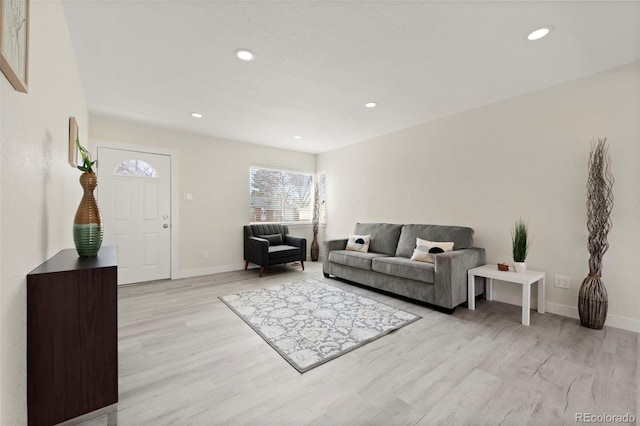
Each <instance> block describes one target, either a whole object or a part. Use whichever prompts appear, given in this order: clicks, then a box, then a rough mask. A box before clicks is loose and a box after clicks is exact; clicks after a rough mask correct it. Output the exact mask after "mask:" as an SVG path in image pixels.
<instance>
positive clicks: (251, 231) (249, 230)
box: [244, 223, 289, 244]
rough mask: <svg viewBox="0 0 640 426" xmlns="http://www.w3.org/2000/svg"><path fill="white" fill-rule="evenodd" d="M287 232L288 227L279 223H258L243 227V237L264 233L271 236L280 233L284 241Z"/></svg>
mask: <svg viewBox="0 0 640 426" xmlns="http://www.w3.org/2000/svg"><path fill="white" fill-rule="evenodd" d="M288 233H289V228H288V227H287V226H286V225H281V224H279V223H258V224H254V225H248V226H245V227H244V236H245V238H247V237H264V236H265V235H269V236H273V235H274V234H280V235H281V238H282V241H284V237H285V235H287V234H288ZM281 244H282V243H281Z"/></svg>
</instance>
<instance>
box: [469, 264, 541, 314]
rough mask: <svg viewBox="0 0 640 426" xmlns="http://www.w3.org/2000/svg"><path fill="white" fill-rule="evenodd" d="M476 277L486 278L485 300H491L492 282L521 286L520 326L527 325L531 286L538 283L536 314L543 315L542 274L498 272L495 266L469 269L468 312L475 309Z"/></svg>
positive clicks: (533, 272) (535, 272)
mask: <svg viewBox="0 0 640 426" xmlns="http://www.w3.org/2000/svg"><path fill="white" fill-rule="evenodd" d="M476 277H484V278H486V279H487V280H486V289H485V295H486V297H487V300H493V295H492V290H493V289H492V287H493V280H494V279H496V280H500V281H507V282H510V283H515V284H521V285H522V324H524V325H529V317H530V315H529V309H531V284H534V283H536V282H537V283H538V312H539V313H541V314H544V279H545V274H544V272H540V271H529V270H527V271H525V272H522V273H518V272H512V271H498V266H497V265H484V266H478V267H477V268H473V269H469V272H468V279H469V286H468V295H467V305H468V307H469V309H470V310H474V309H475V308H476V298H475V295H476Z"/></svg>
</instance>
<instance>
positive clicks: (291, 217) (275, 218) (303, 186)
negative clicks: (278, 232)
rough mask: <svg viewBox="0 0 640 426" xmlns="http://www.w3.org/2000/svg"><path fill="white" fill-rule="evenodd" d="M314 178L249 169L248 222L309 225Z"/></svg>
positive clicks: (284, 171) (292, 173)
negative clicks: (306, 223)
mask: <svg viewBox="0 0 640 426" xmlns="http://www.w3.org/2000/svg"><path fill="white" fill-rule="evenodd" d="M312 182H313V177H312V175H311V174H310V173H301V172H290V171H286V170H274V169H265V168H260V167H251V168H250V169H249V193H250V198H251V202H250V204H251V209H250V212H249V220H250V221H251V222H310V221H311V216H312V204H311V202H312V196H313V189H312Z"/></svg>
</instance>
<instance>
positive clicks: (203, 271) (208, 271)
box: [171, 262, 253, 280]
mask: <svg viewBox="0 0 640 426" xmlns="http://www.w3.org/2000/svg"><path fill="white" fill-rule="evenodd" d="M250 267H253V265H250ZM243 269H244V262H243V263H236V264H233V265H220V266H212V267H210V268H199V269H188V270H186V271H178V272H176V274H175V275H174V276H172V277H171V279H172V280H179V279H181V278H193V277H200V276H203V275H212V274H221V273H223V272H233V271H241V270H243Z"/></svg>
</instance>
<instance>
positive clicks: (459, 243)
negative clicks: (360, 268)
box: [371, 225, 473, 257]
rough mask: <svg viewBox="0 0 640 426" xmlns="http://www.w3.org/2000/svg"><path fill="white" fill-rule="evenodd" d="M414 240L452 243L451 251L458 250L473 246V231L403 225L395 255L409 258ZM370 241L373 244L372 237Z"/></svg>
mask: <svg viewBox="0 0 640 426" xmlns="http://www.w3.org/2000/svg"><path fill="white" fill-rule="evenodd" d="M416 238H422V239H423V240H429V241H452V242H453V249H454V250H460V249H465V248H470V247H472V246H473V229H471V228H467V227H464V226H443V225H404V226H403V227H402V232H401V234H400V239H399V241H398V248H397V250H396V252H395V255H396V256H402V257H411V255H412V254H413V250H414V249H415V248H416ZM371 239H372V244H373V235H372V236H371Z"/></svg>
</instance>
